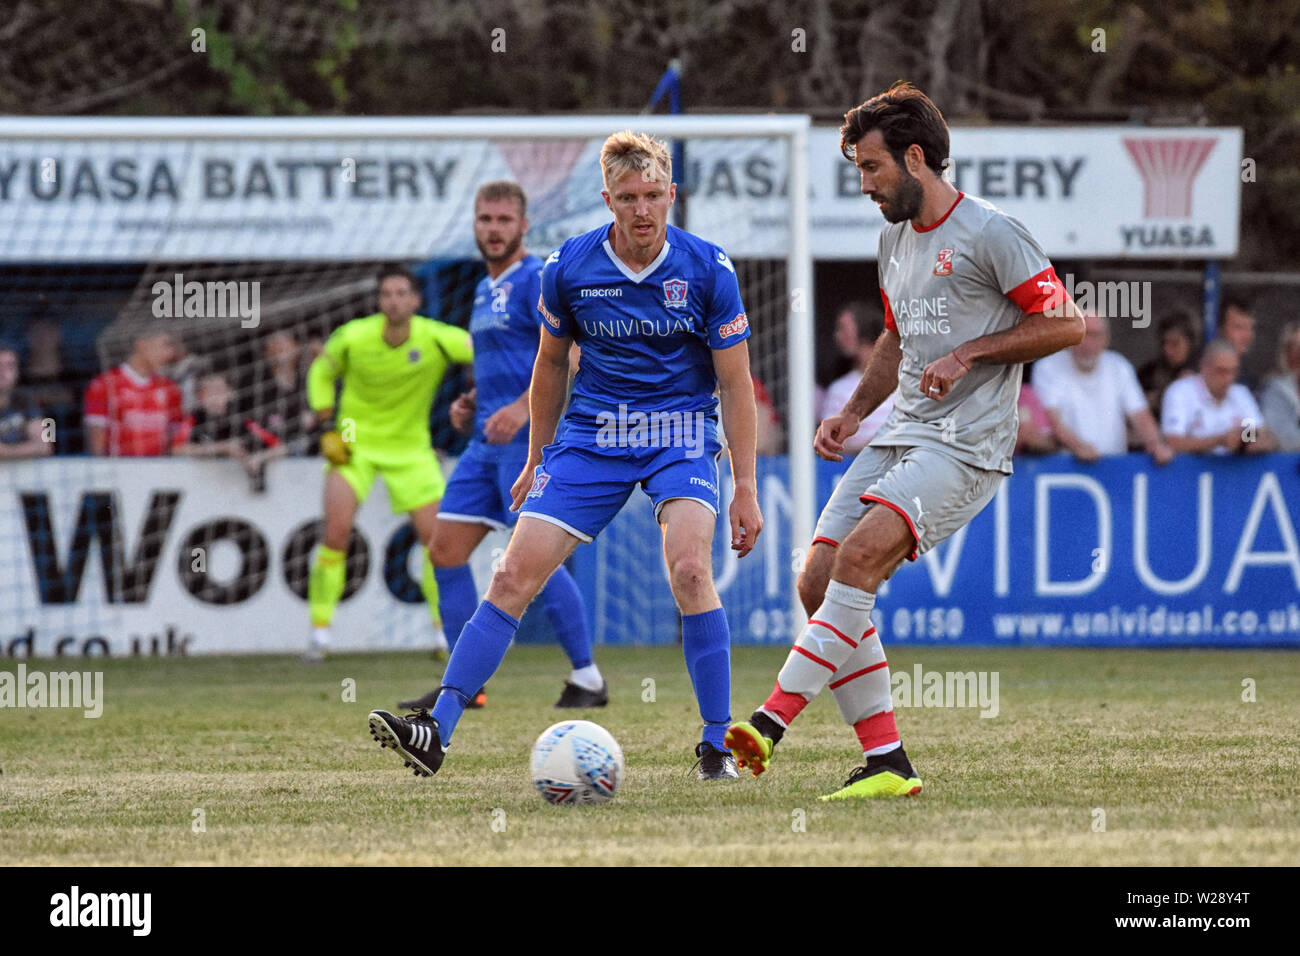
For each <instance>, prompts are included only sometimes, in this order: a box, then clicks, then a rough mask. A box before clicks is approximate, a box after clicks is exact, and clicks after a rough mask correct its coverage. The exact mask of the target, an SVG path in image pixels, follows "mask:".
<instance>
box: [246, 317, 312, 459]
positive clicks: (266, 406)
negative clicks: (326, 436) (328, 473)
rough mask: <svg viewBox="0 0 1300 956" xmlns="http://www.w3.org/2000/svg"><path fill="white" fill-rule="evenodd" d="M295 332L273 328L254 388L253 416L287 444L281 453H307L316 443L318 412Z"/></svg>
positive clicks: (254, 379) (256, 375)
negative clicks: (313, 408) (310, 404)
mask: <svg viewBox="0 0 1300 956" xmlns="http://www.w3.org/2000/svg"><path fill="white" fill-rule="evenodd" d="M301 351H302V350H301V349H300V348H299V346H298V342H297V340H296V339H295V338H294V337H293V334H292V333H290V332H287V331H283V330H282V331H278V332H272V333H271V334H270V335H269V336H267V338H266V342H265V343H264V344H263V352H262V355H263V360H262V362H261V363H260V364H259V365H258V368H257V371H256V374H255V375H254V378H253V385H252V389H251V392H252V394H251V407H250V409H249V417H251V418H252V419H253V420H254V421H255V422H256V423H257V424H258V425H260V426H261V427H262V428H264V429H266V430H267V431H268V432H270V433H271V434H272V435H274V436H275V437H276V438H277V439H278V440H279V442H280V443H281V444H282V445H283V446H284V449H283V451H281V452H280V453H279V455H277V456H275V457H279V456H280V455H284V454H289V455H306V454H310V453H311V451H312V450H313V449H314V448H315V447H316V444H317V443H318V441H319V438H320V436H319V435H318V434H317V433H316V429H315V423H316V416H315V415H313V414H312V411H311V409H310V408H308V407H307V379H306V375H305V374H304V369H303V365H302V363H301V361H300V355H299V353H300V352H301Z"/></svg>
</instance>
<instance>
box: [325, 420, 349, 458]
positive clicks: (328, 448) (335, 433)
mask: <svg viewBox="0 0 1300 956" xmlns="http://www.w3.org/2000/svg"><path fill="white" fill-rule="evenodd" d="M325 424H326V431H325V434H323V435H321V436H320V453H321V454H322V455H324V456H325V458H326V460H327V461H329V462H330V463H331V464H335V465H346V464H347V463H348V462H349V461H351V460H352V447H351V446H350V445H349V444H348V443H347V442H346V441H344V440H343V436H342V435H341V434H339V430H338V429H337V428H335V427H334V423H333V422H332V421H331V422H326V423H325Z"/></svg>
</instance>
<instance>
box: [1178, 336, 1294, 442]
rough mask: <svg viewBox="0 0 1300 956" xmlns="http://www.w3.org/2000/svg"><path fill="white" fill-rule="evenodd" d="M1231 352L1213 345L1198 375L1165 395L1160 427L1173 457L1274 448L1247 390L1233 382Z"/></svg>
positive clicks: (1235, 360)
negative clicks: (1163, 431) (1171, 449)
mask: <svg viewBox="0 0 1300 956" xmlns="http://www.w3.org/2000/svg"><path fill="white" fill-rule="evenodd" d="M1240 363H1241V359H1240V358H1239V357H1238V355H1237V350H1236V348H1235V347H1234V346H1233V345H1231V344H1230V343H1228V342H1226V341H1224V340H1223V339H1215V340H1214V341H1213V342H1211V343H1210V344H1209V345H1207V346H1206V347H1205V354H1204V355H1202V356H1201V373H1200V374H1199V375H1194V376H1192V377H1191V378H1181V379H1179V380H1178V381H1176V382H1174V383H1173V384H1172V385H1170V386H1169V387H1168V388H1167V389H1165V400H1164V404H1163V406H1162V408H1161V411H1160V423H1161V425H1162V426H1163V427H1164V430H1165V434H1166V435H1167V436H1168V438H1169V444H1170V445H1172V446H1173V448H1174V450H1175V451H1179V452H1193V453H1203V452H1213V453H1214V454H1216V455H1224V454H1229V453H1237V452H1244V453H1251V454H1258V453H1261V452H1266V451H1273V450H1274V449H1275V448H1276V447H1277V443H1276V440H1275V439H1274V437H1273V435H1272V433H1271V432H1270V431H1269V430H1268V428H1266V427H1265V425H1264V417H1263V415H1262V414H1260V410H1259V406H1258V405H1256V404H1255V399H1254V398H1253V397H1252V396H1251V394H1250V389H1248V388H1246V386H1245V385H1241V384H1239V383H1237V382H1236V378H1237V375H1238V372H1239V368H1240Z"/></svg>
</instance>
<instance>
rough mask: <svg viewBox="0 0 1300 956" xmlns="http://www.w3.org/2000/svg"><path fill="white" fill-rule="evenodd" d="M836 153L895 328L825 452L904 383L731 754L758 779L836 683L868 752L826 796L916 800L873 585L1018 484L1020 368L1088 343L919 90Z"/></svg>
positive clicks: (852, 122)
mask: <svg viewBox="0 0 1300 956" xmlns="http://www.w3.org/2000/svg"><path fill="white" fill-rule="evenodd" d="M840 150H841V151H842V152H843V153H844V155H845V157H846V158H847V159H849V160H850V161H851V162H853V163H854V164H855V165H856V166H857V167H858V171H859V173H860V174H861V176H862V192H863V194H864V195H866V196H869V197H870V198H871V199H872V200H873V201H874V202H876V203H877V204H878V205H879V207H880V212H881V214H882V215H883V216H884V217H885V219H886V220H888V222H889V223H890V225H888V226H886V227H885V228H884V229H883V230H882V231H881V233H880V248H879V258H878V263H877V264H878V267H879V270H880V296H881V299H882V300H883V301H884V305H885V330H884V332H882V333H881V335H880V338H879V339H877V340H876V345H875V349H874V350H873V352H872V354H871V362H870V364H869V366H868V367H867V370H866V372H865V373H864V374H863V376H862V381H861V382H860V383H859V384H858V387H857V390H856V391H855V392H854V394H853V397H852V398H850V399H849V401H848V403H847V404H846V405H845V406H844V408H843V410H842V411H841V412H840V413H839V414H837V415H832V416H830V417H829V418H827V419H825V420H824V421H823V422H822V423H821V425H820V427H819V428H818V429H817V437H816V440H815V442H814V448H815V449H816V451H817V453H818V454H819V455H821V457H822V458H825V459H827V460H829V461H840V460H841V458H842V455H841V451H842V450H843V447H844V442H845V441H846V440H847V439H848V438H849V437H850V436H851V435H853V433H854V432H856V431H857V430H858V425H859V424H860V423H861V421H862V420H863V419H864V418H866V417H867V416H868V415H869V414H871V412H872V411H873V410H874V409H875V408H876V407H877V406H878V405H879V404H880V403H881V402H883V401H884V400H885V399H886V398H887V397H888V396H889V395H890V394H891V393H892V392H893V391H894V389H895V388H897V389H898V395H897V397H896V398H895V401H894V410H893V412H892V414H891V415H890V416H889V418H888V419H887V420H886V422H885V425H884V426H883V427H882V428H881V430H880V432H879V433H878V434H877V435H876V437H875V438H873V439H872V441H871V444H870V445H869V446H868V447H867V448H865V449H863V451H862V452H861V453H860V454H859V455H858V456H857V458H856V459H854V461H853V464H852V465H851V466H850V467H849V470H848V471H847V472H846V473H845V475H844V477H843V478H842V479H841V480H840V483H839V485H838V486H837V487H836V489H835V492H834V494H833V495H832V496H831V499H830V501H829V502H828V503H827V505H826V508H825V510H823V511H822V515H821V519H820V520H819V521H818V523H817V531H816V537H815V538H814V539H813V546H812V548H811V549H810V550H809V554H808V559H807V562H806V564H805V565H804V570H803V573H802V574H801V575H800V577H799V596H800V599H801V600H802V601H803V605H804V608H805V610H807V612H808V616H809V621H808V624H807V626H805V627H804V629H803V631H802V632H801V633H800V634H799V635H798V638H797V640H796V641H795V644H794V647H793V649H792V650H791V651H790V656H789V657H788V658H787V659H786V662H785V665H784V666H783V667H782V668H781V671H780V673H779V674H778V675H777V679H776V687H775V689H774V690H773V691H772V694H771V696H770V697H768V699H767V701H766V702H765V703H764V704H763V705H762V706H761V707H760V708H759V709H758V710H756V711H754V714H753V716H751V717H750V719H749V720H748V721H743V722H740V723H736V724H732V725H731V726H730V727H729V728H728V730H727V737H726V744H727V747H728V748H730V750H731V751H732V753H733V754H734V755H735V757H736V762H737V764H738V765H739V766H741V767H748V768H749V769H750V770H751V771H752V772H753V774H754V775H755V776H757V775H758V774H760V773H762V772H763V771H764V770H766V769H767V767H768V764H769V762H770V761H771V759H772V751H773V748H774V747H775V746H776V743H777V741H779V740H780V739H781V737H782V735H783V734H784V733H785V731H786V729H787V728H788V727H789V726H790V723H791V722H792V721H793V720H794V718H795V717H796V716H798V714H799V712H800V711H801V710H803V708H804V707H806V706H807V705H808V703H809V701H811V700H812V699H813V698H814V697H816V696H817V694H819V693H820V692H821V691H822V690H823V689H824V688H825V687H826V686H827V685H828V684H829V685H830V688H831V691H832V693H833V694H834V695H835V702H836V704H837V705H838V706H839V709H840V713H841V714H842V715H843V717H844V720H845V721H846V722H847V723H848V724H849V725H850V726H851V727H852V728H853V729H854V731H855V732H856V734H857V737H858V741H859V743H860V744H861V747H862V752H863V755H864V757H865V762H864V764H863V766H860V767H858V768H857V769H855V770H854V771H853V773H852V775H851V776H850V777H849V779H848V781H847V782H846V783H845V785H844V786H843V787H842V788H841V789H839V790H837V791H836V792H834V793H831V794H829V795H827V796H825V797H822V799H823V800H847V799H862V798H873V797H892V796H913V795H915V794H918V793H920V792H921V778H920V776H919V775H918V774H917V773H916V771H915V770H914V769H913V767H912V764H911V762H910V761H909V759H908V757H907V754H906V752H905V751H904V750H903V747H902V742H901V741H900V739H899V735H898V728H897V726H896V724H895V722H894V708H893V701H892V698H891V696H890V682H889V667H888V663H887V661H886V660H885V652H884V649H883V648H882V647H881V644H880V636H879V635H878V634H877V633H876V630H875V628H874V627H873V626H872V624H871V611H872V608H873V607H874V606H875V600H876V589H877V588H878V587H879V586H880V582H881V581H884V580H885V579H886V578H888V577H889V576H890V575H892V574H893V573H894V571H895V570H897V569H898V567H899V566H900V565H901V564H902V562H903V561H904V560H905V559H906V560H912V561H915V560H916V558H917V557H918V556H919V555H921V554H924V553H925V552H926V551H929V550H930V549H931V548H933V547H934V546H935V545H937V544H938V543H939V542H940V541H942V540H944V539H945V538H947V537H948V536H949V535H951V534H953V533H954V532H955V531H957V530H958V529H959V528H961V527H963V526H964V525H966V524H967V523H968V522H969V521H970V520H971V519H972V518H974V517H975V515H976V514H978V513H979V512H980V510H982V509H983V508H984V506H985V505H986V504H988V503H989V501H990V500H992V498H993V495H994V493H995V492H996V491H997V489H998V485H999V484H1001V482H1002V479H1003V477H1005V476H1006V475H1009V474H1011V453H1012V449H1013V448H1014V447H1015V442H1016V427H1017V420H1016V400H1017V397H1018V395H1019V392H1020V379H1021V364H1022V363H1024V362H1031V361H1033V360H1034V359H1039V358H1042V357H1043V356H1044V355H1050V354H1051V353H1053V352H1057V351H1059V350H1061V349H1063V348H1068V347H1069V346H1072V345H1077V344H1078V343H1079V342H1080V341H1081V340H1082V339H1083V333H1084V323H1083V319H1082V317H1081V316H1080V315H1079V313H1078V311H1077V310H1076V309H1075V307H1074V303H1073V302H1071V301H1070V300H1069V298H1068V296H1067V295H1066V293H1065V288H1064V285H1063V284H1062V283H1061V281H1060V279H1058V278H1057V275H1056V270H1055V269H1053V268H1052V264H1051V263H1050V262H1049V261H1048V259H1047V256H1046V255H1044V253H1043V250H1042V249H1041V248H1040V247H1039V245H1038V243H1037V242H1035V241H1034V239H1033V237H1032V236H1030V235H1029V233H1028V231H1027V230H1026V229H1025V227H1024V226H1023V225H1021V224H1020V223H1019V222H1017V221H1016V220H1015V219H1013V218H1011V217H1010V216H1008V215H1006V214H1005V213H1003V212H1002V211H1001V210H999V209H998V208H997V207H995V206H993V205H992V204H990V203H988V202H985V201H984V200H982V199H977V198H975V197H974V196H967V195H965V194H964V193H961V192H958V190H957V189H956V188H955V187H954V186H953V185H952V183H950V182H949V181H948V180H947V179H946V178H945V177H944V170H945V168H946V167H947V165H948V126H947V124H946V123H945V122H944V119H943V116H942V114H940V112H939V110H938V108H937V107H936V106H935V105H934V104H933V103H932V102H930V99H929V97H927V96H926V95H925V94H924V93H922V92H921V91H920V90H918V89H916V87H914V86H912V85H911V84H910V83H896V84H895V85H894V86H893V87H891V88H890V89H889V90H888V91H887V92H884V93H881V94H879V95H877V96H874V97H872V98H871V99H869V100H867V101H866V102H865V103H863V104H862V105H861V106H858V107H856V108H854V109H852V110H849V112H848V113H846V114H845V116H844V125H843V126H842V127H841V128H840Z"/></svg>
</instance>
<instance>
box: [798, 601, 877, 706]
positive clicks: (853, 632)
mask: <svg viewBox="0 0 1300 956" xmlns="http://www.w3.org/2000/svg"><path fill="white" fill-rule="evenodd" d="M875 601H876V596H875V595H874V594H872V593H871V592H870V591H863V590H862V589H861V588H855V587H850V586H849V585H847V584H843V583H841V582H839V581H831V582H830V583H829V584H827V585H826V597H825V598H823V599H822V605H821V607H819V608H818V609H817V611H816V613H815V614H813V616H812V618H811V619H810V620H809V621H808V624H807V625H806V626H805V627H804V629H803V631H802V632H801V633H800V634H799V637H798V639H797V640H795V642H794V647H793V649H791V651H790V656H789V657H787V658H786V660H785V665H784V666H783V667H782V668H781V673H780V674H778V675H777V678H776V683H777V686H778V687H780V688H781V690H783V691H785V692H786V693H787V694H798V695H799V696H801V697H803V698H805V699H806V700H812V699H813V698H814V697H816V696H817V695H818V694H820V693H821V692H822V689H823V688H824V687H825V686H826V684H827V683H828V682H829V681H830V680H831V678H832V677H833V676H834V675H835V672H836V671H837V670H839V669H840V666H841V665H842V664H843V663H844V662H845V661H846V660H848V659H849V655H851V654H852V653H853V651H854V650H855V649H856V648H857V646H858V644H859V642H860V641H861V640H862V637H863V633H864V632H865V631H867V630H869V629H870V628H871V608H872V605H874V604H875ZM786 722H787V723H788V721H786Z"/></svg>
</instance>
